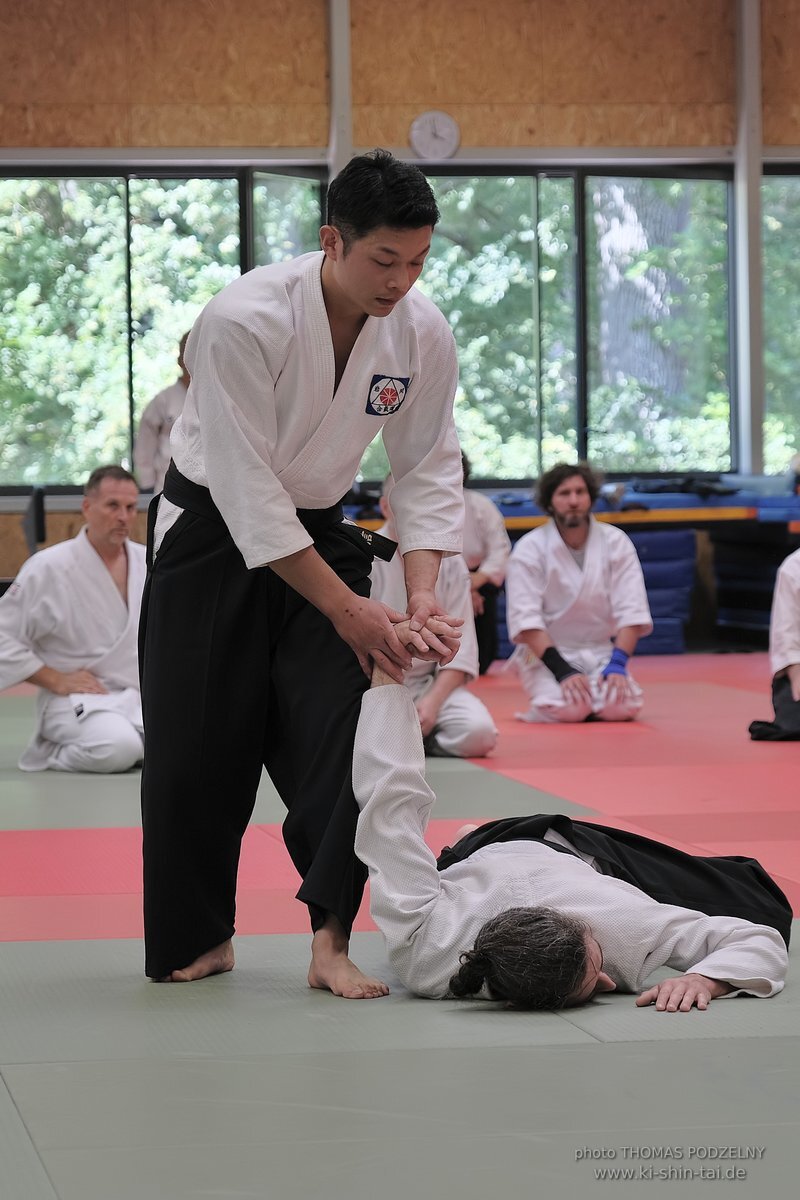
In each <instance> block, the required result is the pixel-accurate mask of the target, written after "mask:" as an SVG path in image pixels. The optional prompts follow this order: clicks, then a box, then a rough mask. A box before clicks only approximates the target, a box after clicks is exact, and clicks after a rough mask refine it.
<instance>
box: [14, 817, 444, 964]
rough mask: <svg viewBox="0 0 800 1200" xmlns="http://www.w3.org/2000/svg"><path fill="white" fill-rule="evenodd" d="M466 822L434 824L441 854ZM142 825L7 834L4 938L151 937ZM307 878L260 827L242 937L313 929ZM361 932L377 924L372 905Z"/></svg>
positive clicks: (248, 871)
mask: <svg viewBox="0 0 800 1200" xmlns="http://www.w3.org/2000/svg"><path fill="white" fill-rule="evenodd" d="M463 823H464V822H463V819H459V820H449V821H431V823H430V827H429V830H428V841H429V844H430V845H431V847H432V848H433V850H434V851H435V852H437V853H438V851H439V850H441V848H442V846H444V845H446V844H448V842H451V841H452V840H453V835H454V834H455V832H456V830H457V829H458V828H459V827H460V826H461V825H462V824H463ZM141 845H142V833H141V830H140V829H130V828H123V829H35V830H7V831H5V832H0V941H5V942H16V941H21V942H24V941H49V940H74V939H82V938H90V939H91V938H128V937H141V936H142V914H141V910H142V896H141V892H142V883H141V877H142V855H141ZM299 885H300V880H299V876H298V875H297V872H296V871H295V869H294V867H293V865H292V862H291V860H290V858H289V856H288V854H287V853H286V850H285V848H284V845H283V841H282V839H281V834H280V828H279V827H278V826H277V825H253V826H251V827H250V828H249V829H248V830H247V833H246V835H245V838H244V841H243V844H242V857H241V861H240V864H239V887H238V895H237V922H236V926H237V929H238V931H239V933H306V932H307V931H308V914H307V910H306V908H305V906H304V905H302V904H300V903H299V902H298V901H297V900H295V898H294V896H295V892H296V891H297V889H298V887H299ZM355 928H356V929H359V930H362V929H374V928H375V926H374V925H373V924H372V921H371V920H370V917H369V911H368V906H367V904H363V905H362V907H361V912H360V913H359V917H358V920H357V921H356V925H355Z"/></svg>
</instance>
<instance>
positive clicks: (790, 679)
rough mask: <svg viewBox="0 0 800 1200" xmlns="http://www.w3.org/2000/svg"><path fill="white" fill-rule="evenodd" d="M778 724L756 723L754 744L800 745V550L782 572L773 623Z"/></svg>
mask: <svg viewBox="0 0 800 1200" xmlns="http://www.w3.org/2000/svg"><path fill="white" fill-rule="evenodd" d="M769 661H770V666H771V668H772V707H773V709H774V710H775V720H774V721H753V722H752V724H751V725H750V737H751V738H752V739H753V741H754V742H797V741H800V550H795V552H794V553H793V554H790V555H789V557H788V558H785V559H784V560H783V562H782V563H781V565H780V567H779V568H778V576H777V579H776V580H775V592H774V595H773V597H772V614H771V616H770V622H769Z"/></svg>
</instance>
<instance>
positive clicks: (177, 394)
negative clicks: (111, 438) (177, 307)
mask: <svg viewBox="0 0 800 1200" xmlns="http://www.w3.org/2000/svg"><path fill="white" fill-rule="evenodd" d="M188 336H189V335H188V333H185V334H184V335H183V337H182V338H181V340H180V345H179V346H178V366H179V367H180V369H181V373H180V375H179V377H178V378H177V379H176V380H175V382H174V383H171V384H170V385H169V387H165V388H164V389H163V390H162V391H160V392H158V393H157V395H155V396H154V397H153V399H152V400H151V401H150V403H149V404H148V405H147V407H146V408H145V410H144V412H143V413H142V415H141V417H140V418H139V431H138V433H137V434H136V442H135V443H134V447H133V467H134V470H135V471H136V475H137V478H138V480H139V483H140V485H141V487H142V490H143V491H145V492H160V491H161V489H162V488H163V486H164V476H165V475H166V473H167V467H168V466H169V460H170V458H171V457H172V452H171V450H170V445H169V438H170V434H171V433H172V426H173V425H174V424H175V422H176V421H177V419H178V417H179V416H180V415H181V410H182V408H183V405H184V402H185V400H186V393H187V391H188V389H189V372H188V371H187V370H186V363H185V362H184V361H183V352H184V350H185V349H186V339H187V338H188Z"/></svg>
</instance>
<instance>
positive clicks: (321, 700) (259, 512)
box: [141, 151, 463, 999]
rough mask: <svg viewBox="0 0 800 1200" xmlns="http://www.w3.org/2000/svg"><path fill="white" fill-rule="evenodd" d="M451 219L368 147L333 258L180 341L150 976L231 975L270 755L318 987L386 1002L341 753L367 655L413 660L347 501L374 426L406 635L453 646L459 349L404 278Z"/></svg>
mask: <svg viewBox="0 0 800 1200" xmlns="http://www.w3.org/2000/svg"><path fill="white" fill-rule="evenodd" d="M438 215H439V214H438V209H437V207H436V202H435V200H434V197H433V193H432V191H431V189H430V186H429V184H428V182H427V180H426V179H425V176H424V175H423V174H422V172H421V171H419V170H418V169H417V168H416V167H412V166H408V165H406V164H403V163H401V162H399V161H398V160H396V159H394V158H393V157H392V155H390V154H387V153H386V152H385V151H375V152H374V153H372V154H370V155H362V156H360V157H358V158H355V159H353V160H352V161H351V162H350V163H349V164H348V166H347V167H345V169H344V170H343V171H342V172H341V173H340V174H339V175H338V176H337V178H336V179H335V180H333V182H332V183H331V185H330V187H329V189H328V214H327V224H326V225H324V226H323V227H322V230H321V233H320V240H321V246H322V251H321V253H320V252H316V253H312V254H306V255H303V256H301V257H300V258H298V259H295V260H294V261H291V262H288V263H279V264H275V265H273V266H269V267H261V268H257V269H256V270H253V271H250V272H249V273H248V274H246V275H244V276H243V277H242V278H241V279H238V280H236V281H234V282H233V283H231V284H229V285H228V286H227V287H226V288H224V289H223V290H222V291H221V292H220V293H219V295H217V296H216V297H215V298H214V299H213V300H212V301H211V302H210V303H209V304H208V305H207V306H206V308H205V309H204V311H203V313H202V314H201V315H200V317H199V319H198V320H197V322H196V323H195V325H194V327H193V329H192V332H191V334H190V335H189V340H188V343H187V346H186V361H187V366H188V369H189V374H190V376H191V383H190V385H189V392H188V396H187V399H186V404H185V405H184V409H183V412H182V414H181V416H180V418H179V419H178V421H177V422H176V423H175V426H174V427H173V432H172V456H173V462H172V464H171V465H170V468H169V470H168V472H167V477H166V481H165V485H164V494H163V496H162V497H161V498H160V500H159V501H157V502H156V501H154V503H153V506H152V508H151V516H152V531H151V536H150V538H149V547H150V551H151V554H152V569H151V572H150V574H149V576H148V583H147V586H146V590H145V601H144V605H143V614H142V638H141V654H142V693H143V702H144V715H145V730H146V737H147V754H146V756H145V762H144V768H143V775H142V808H143V821H144V867H145V870H144V883H145V939H146V947H147V954H146V963H145V970H146V972H147V974H148V975H149V976H151V977H152V978H155V979H159V980H169V981H173V982H185V981H191V980H195V979H200V978H202V977H203V976H206V975H210V974H215V973H218V972H221V971H228V970H230V969H231V967H232V966H233V946H232V940H231V939H232V937H233V933H234V918H235V892H236V871H237V864H238V858H239V849H240V843H241V838H242V835H243V833H244V830H245V828H246V825H247V822H248V819H249V817H250V814H251V812H252V808H253V804H254V801H255V795H256V790H257V787H258V783H259V778H260V775H261V771H262V767H264V766H266V768H267V771H268V772H269V774H270V776H271V778H272V780H273V782H274V783H275V785H276V787H277V789H278V791H279V793H280V795H281V798H282V800H283V802H284V804H285V805H286V808H287V810H288V813H287V817H286V820H285V822H284V827H283V834H284V840H285V842H286V846H287V848H288V850H289V853H290V854H291V856H292V859H293V861H294V863H295V866H296V867H297V869H298V872H299V874H300V875H301V877H302V880H303V883H302V886H301V888H300V890H299V892H298V899H300V900H301V901H303V902H304V903H305V904H307V905H308V907H309V912H310V917H311V927H312V931H313V939H312V959H311V968H310V971H309V976H308V981H309V984H310V985H311V986H312V987H319V988H327V989H329V990H330V991H332V992H334V993H335V994H337V995H341V996H345V997H348V998H353V999H362V998H373V997H377V996H382V995H385V994H386V991H387V989H386V987H385V985H384V984H383V983H382V982H380V981H379V980H376V979H369V978H366V977H365V976H364V975H363V974H362V973H361V972H360V971H359V970H358V968H357V967H356V966H355V964H353V963H352V962H351V961H350V959H349V957H348V945H349V935H350V929H351V926H352V921H353V919H354V917H355V914H356V912H357V910H358V907H359V904H360V901H361V895H362V891H363V886H364V882H365V879H366V871H365V869H364V867H363V865H362V864H361V863H359V862H358V860H357V859H356V857H355V855H354V852H353V839H354V835H355V824H356V819H357V806H356V803H355V799H354V797H353V792H352V779H351V774H352V747H353V738H354V736H355V728H356V723H357V721H358V713H359V707H360V701H361V695H362V693H363V690H364V688H365V687H366V686H367V682H368V681H367V674H366V673H368V672H369V670H370V664H371V663H372V662H378V663H380V664H381V665H382V666H384V667H385V669H386V670H387V671H388V672H389V673H390V674H394V675H395V676H396V677H397V678H400V677H401V672H402V669H403V668H404V667H406V666H408V665H410V661H411V656H410V654H409V652H408V650H407V649H406V646H405V645H404V644H403V643H401V642H400V640H399V639H398V637H397V635H396V633H395V632H394V624H395V623H397V622H399V621H401V620H402V618H403V616H404V614H403V613H400V612H392V611H387V610H386V608H385V607H384V606H382V605H380V604H379V603H377V602H376V601H372V600H370V599H369V598H368V597H369V572H370V567H371V563H372V552H371V550H370V546H369V538H368V536H367V537H364V536H362V533H363V531H361V530H359V529H358V528H356V527H354V526H351V525H347V524H345V523H343V521H342V510H341V504H340V503H339V501H340V498H341V497H342V496H343V495H344V494H345V492H346V491H347V490H348V488H349V487H350V485H351V483H352V481H353V479H354V477H355V475H356V472H357V470H358V466H359V462H360V459H361V456H362V454H363V452H364V450H365V449H366V447H367V446H368V445H369V443H370V442H371V441H372V439H373V438H374V437H375V435H376V434H377V433H378V432H382V435H383V440H384V444H385V446H386V450H387V454H388V457H389V461H390V464H391V468H392V473H393V476H394V479H395V481H396V484H395V491H394V512H395V518H396V522H397V530H398V537H399V540H400V552H401V554H402V555H403V561H404V571H405V579H406V591H407V612H408V614H409V615H410V616H411V618H412V619H411V626H410V629H409V637H408V641H409V642H411V643H413V644H415V645H417V647H418V648H419V647H420V646H421V647H422V648H423V649H424V648H425V647H426V645H429V644H432V645H433V650H434V652H435V653H436V654H438V656H439V657H440V658H441V659H442V660H446V659H448V658H449V657H452V654H453V652H454V650H455V646H456V642H457V637H449V636H448V639H447V641H444V640H441V641H440V640H439V639H438V638H436V637H434V636H433V634H432V633H430V632H429V631H428V630H427V624H426V623H427V622H428V621H429V619H430V618H431V616H432V615H433V614H437V613H438V612H439V610H438V606H437V604H436V599H435V595H434V588H435V585H436V578H437V574H438V569H439V561H440V559H441V557H442V554H452V553H458V552H459V551H460V549H461V527H462V524H463V500H462V494H461V464H460V458H459V448H458V441H457V438H456V434H455V428H454V425H453V415H452V406H453V397H454V393H455V388H456V381H457V363H456V352H455V342H454V339H453V336H452V333H451V331H450V328H449V326H448V324H447V321H446V320H445V318H444V317H443V316H442V314H441V313H440V312H439V311H438V309H436V307H435V306H434V305H433V304H432V303H431V302H430V301H429V300H427V299H426V298H425V297H424V296H423V295H422V294H421V293H420V292H418V291H417V290H416V289H415V288H414V286H413V285H414V283H415V282H416V280H417V278H418V276H419V274H420V272H421V271H422V267H423V265H424V262H425V258H426V256H427V254H428V251H429V249H430V244H431V238H432V235H433V228H434V225H435V224H436V221H437V219H438ZM447 628H448V630H452V632H457V631H456V630H455V629H454V628H453V627H451V626H450V625H448V626H447Z"/></svg>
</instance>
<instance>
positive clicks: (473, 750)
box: [371, 478, 497, 758]
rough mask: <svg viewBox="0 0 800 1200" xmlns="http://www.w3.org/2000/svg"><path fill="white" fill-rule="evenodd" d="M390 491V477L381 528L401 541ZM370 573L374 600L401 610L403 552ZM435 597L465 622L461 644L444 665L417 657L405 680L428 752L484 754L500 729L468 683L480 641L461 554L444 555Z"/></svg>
mask: <svg viewBox="0 0 800 1200" xmlns="http://www.w3.org/2000/svg"><path fill="white" fill-rule="evenodd" d="M390 494H391V478H390V479H388V480H386V482H385V483H384V487H383V495H382V496H381V501H380V504H381V512H382V513H383V516H384V520H385V521H386V524H385V525H383V526H381V528H380V530H379V531H378V532H379V533H380V534H381V535H383V536H385V537H387V538H391V539H392V541H396V540H397V534H396V532H395V528H394V519H393V517H392V510H391V505H390V501H389V497H390ZM371 578H372V598H373V600H380V601H382V602H383V603H384V604H388V605H389V606H390V608H396V609H397V610H398V611H400V612H402V611H403V606H402V603H401V602H402V600H403V597H404V596H405V582H404V575H403V560H402V558H401V556H400V555H399V554H397V553H396V554H395V555H394V557H393V558H392V559H391V560H390V561H389V562H384V561H381V559H379V558H376V559H375V561H374V562H373V564H372V573H371ZM436 601H437V603H438V604H439V606H440V607H441V608H442V610H443V611H444V612H447V613H451V614H452V615H453V616H454V617H460V618H462V619H463V621H464V624H463V625H462V627H461V642H460V645H459V648H458V650H457V651H456V654H455V655H454V657H453V658H452V659H451V660H450V662H448V663H446V664H445V665H444V666H441V667H440V666H439V664H438V663H437V662H423V661H420V660H418V659H417V660H415V661H414V663H413V665H412V667H411V668H410V670H409V671H408V672H407V673H406V678H405V685H406V687H407V688H408V689H409V690H410V692H411V694H412V696H413V697H414V703H415V705H416V709H417V714H418V716H419V720H420V725H421V726H422V736H423V738H424V739H425V751H426V753H427V754H430V755H432V756H437V757H438V756H441V757H447V758H483V757H484V756H485V755H487V754H489V753H490V752H491V751H492V750H493V749H494V747H495V743H496V742H497V728H496V726H495V723H494V721H493V720H492V716H491V713H490V712H489V710H488V709H487V707H486V705H485V704H483V703H482V702H481V701H480V700H479V699H478V697H477V696H476V695H474V694H473V693H472V692H471V691H469V689H468V688H467V687H466V684H468V683H469V682H470V681H471V680H472V679H475V678H477V675H478V643H477V639H476V636H475V619H474V616H473V611H472V597H471V592H470V580H469V572H468V570H467V564H466V563H465V561H464V559H463V558H462V556H461V555H460V554H451V555H449V556H447V557H445V558H443V559H442V563H441V567H440V568H439V578H438V580H437V581H436Z"/></svg>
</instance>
